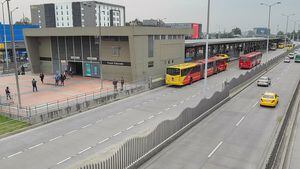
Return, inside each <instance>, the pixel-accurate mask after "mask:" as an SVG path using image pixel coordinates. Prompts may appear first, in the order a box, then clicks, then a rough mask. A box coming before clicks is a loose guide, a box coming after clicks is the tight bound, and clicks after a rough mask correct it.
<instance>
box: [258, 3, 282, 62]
mask: <svg viewBox="0 0 300 169" xmlns="http://www.w3.org/2000/svg"><path fill="white" fill-rule="evenodd" d="M279 4H281V2H276V3H273V4H266V3H260V5H264V6H267V7H268V9H269V15H268V36H267V56H268V54H269V43H270V34H271V28H270V27H271V9H272V7H273V6H275V5H279Z"/></svg>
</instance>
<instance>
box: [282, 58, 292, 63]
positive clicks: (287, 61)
mask: <svg viewBox="0 0 300 169" xmlns="http://www.w3.org/2000/svg"><path fill="white" fill-rule="evenodd" d="M283 62H284V63H290V62H291V59H290V58H289V57H285V58H284V61H283Z"/></svg>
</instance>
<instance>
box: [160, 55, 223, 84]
mask: <svg viewBox="0 0 300 169" xmlns="http://www.w3.org/2000/svg"><path fill="white" fill-rule="evenodd" d="M207 66H208V69H207V76H211V75H213V74H216V73H218V72H221V71H225V70H226V69H227V63H226V59H223V58H219V57H212V58H210V59H209V60H208V64H207ZM204 69H205V60H200V61H196V62H192V63H184V64H179V65H174V66H168V67H167V73H166V80H165V82H166V84H167V85H174V86H184V85H187V84H191V83H193V82H195V81H198V80H200V79H202V78H204Z"/></svg>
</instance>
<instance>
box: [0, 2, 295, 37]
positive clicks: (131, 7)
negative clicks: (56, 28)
mask: <svg viewBox="0 0 300 169" xmlns="http://www.w3.org/2000/svg"><path fill="white" fill-rule="evenodd" d="M70 1H80V0H11V6H12V8H13V7H16V6H19V7H20V9H19V10H18V11H16V12H15V13H14V20H16V19H19V18H20V17H21V16H22V15H23V13H24V14H25V16H29V18H30V10H29V9H30V5H32V4H41V3H51V2H70ZM102 1H103V2H109V3H115V4H120V5H124V6H125V7H126V21H130V20H133V19H135V18H138V19H140V20H143V19H149V18H153V19H157V18H160V19H164V18H166V19H165V20H164V21H165V22H196V23H202V24H203V26H204V28H205V26H206V13H207V0H102ZM261 2H265V3H274V2H277V1H276V0H211V22H210V26H211V31H212V32H216V31H219V30H221V31H224V30H226V31H229V30H231V29H232V28H233V27H240V28H241V29H242V31H245V30H250V29H252V28H254V27H263V26H265V27H266V26H267V15H268V10H267V7H266V6H261V5H260V3H261ZM281 2H282V4H281V5H278V6H275V7H273V8H272V17H271V19H272V20H271V29H272V32H278V30H283V31H285V25H286V17H283V16H282V14H292V13H295V14H296V15H295V16H293V17H291V20H300V10H299V8H300V0H281ZM1 18H2V17H1ZM299 23H300V22H299ZM293 29H294V22H290V26H289V31H291V30H293ZM296 29H298V25H297V26H296ZM203 31H204V32H205V31H206V30H203Z"/></svg>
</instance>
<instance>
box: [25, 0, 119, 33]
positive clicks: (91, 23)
mask: <svg viewBox="0 0 300 169" xmlns="http://www.w3.org/2000/svg"><path fill="white" fill-rule="evenodd" d="M99 11H100V13H99ZM99 16H100V18H99ZM31 20H32V23H33V24H36V25H39V27H40V28H51V27H95V26H99V22H100V23H101V26H124V25H125V7H124V6H120V5H115V4H109V3H103V2H97V1H84V2H62V3H49V4H40V5H32V6H31Z"/></svg>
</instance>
